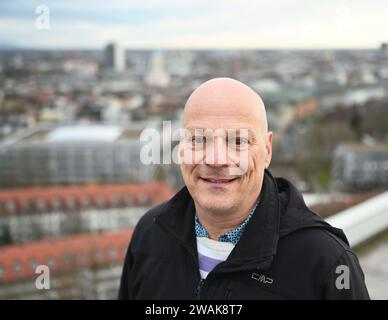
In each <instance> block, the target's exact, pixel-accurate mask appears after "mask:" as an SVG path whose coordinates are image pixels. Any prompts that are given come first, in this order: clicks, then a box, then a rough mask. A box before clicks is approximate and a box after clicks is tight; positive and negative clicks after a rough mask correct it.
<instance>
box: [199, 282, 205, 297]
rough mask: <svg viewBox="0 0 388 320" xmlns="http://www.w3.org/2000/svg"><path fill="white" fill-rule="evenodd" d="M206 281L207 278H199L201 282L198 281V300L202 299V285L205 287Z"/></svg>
mask: <svg viewBox="0 0 388 320" xmlns="http://www.w3.org/2000/svg"><path fill="white" fill-rule="evenodd" d="M204 282H205V279H201V280H199V282H198V286H197V299H198V300H199V299H200V296H201V290H202V287H203V284H204Z"/></svg>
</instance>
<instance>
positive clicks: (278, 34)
mask: <svg viewBox="0 0 388 320" xmlns="http://www.w3.org/2000/svg"><path fill="white" fill-rule="evenodd" d="M39 5H46V6H47V7H48V8H49V10H50V12H49V13H50V28H49V29H44V30H39V29H38V28H36V23H35V22H36V19H37V17H38V16H39V14H37V13H35V9H36V7H37V6H39ZM109 41H119V43H120V44H122V45H123V46H124V47H126V48H287V49H289V48H376V47H378V46H379V45H380V44H381V43H382V42H388V0H369V1H365V0H352V1H341V0H299V1H298V0H205V1H203V0H140V1H139V0H127V1H124V0H121V1H119V0H78V1H60V0H37V1H35V0H1V1H0V46H17V47H28V48H31V47H34V48H50V49H57V48H101V47H103V46H104V45H105V44H106V43H107V42H109Z"/></svg>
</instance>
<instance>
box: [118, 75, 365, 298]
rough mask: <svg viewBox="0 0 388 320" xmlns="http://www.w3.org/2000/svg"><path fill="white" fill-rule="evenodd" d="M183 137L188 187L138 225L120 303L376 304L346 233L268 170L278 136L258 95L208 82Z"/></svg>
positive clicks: (192, 100)
mask: <svg viewBox="0 0 388 320" xmlns="http://www.w3.org/2000/svg"><path fill="white" fill-rule="evenodd" d="M182 132H183V134H182V135H181V141H180V148H179V155H180V160H181V172H182V176H183V179H184V182H185V187H184V188H183V189H181V190H180V191H179V192H178V193H177V194H176V195H175V196H174V197H173V198H172V199H170V200H169V201H167V202H165V203H163V204H161V205H159V206H157V207H155V208H152V209H151V210H150V211H149V212H147V213H146V214H145V215H144V216H143V217H142V218H141V219H140V221H139V223H138V224H137V226H136V228H135V231H134V234H133V236H132V239H131V243H130V245H129V248H128V252H127V256H126V259H125V263H124V268H123V274H122V278H121V285H120V291H119V298H120V299H369V295H368V292H367V289H366V287H365V283H364V275H363V272H362V270H361V268H360V266H359V263H358V260H357V257H356V256H355V254H354V253H353V252H352V251H351V249H350V248H349V244H348V241H347V239H346V236H345V235H344V233H343V232H342V230H339V229H336V228H334V227H332V226H330V225H329V224H328V223H326V222H325V221H324V220H322V219H321V218H320V217H319V216H318V215H316V214H315V213H313V212H312V211H310V210H309V209H308V208H307V206H306V205H305V203H304V201H303V197H302V195H301V194H300V193H299V192H298V191H297V190H296V188H295V187H294V186H293V185H292V184H291V183H290V182H289V181H287V180H286V179H283V178H274V177H272V175H271V174H270V172H269V171H268V170H267V169H268V167H269V165H270V162H271V157H272V132H269V131H268V125H267V117H266V111H265V107H264V103H263V101H262V99H261V98H260V97H259V96H258V95H257V93H255V92H254V91H253V90H252V89H251V88H249V87H248V86H246V85H245V84H243V83H241V82H239V81H237V80H234V79H230V78H216V79H212V80H209V81H207V82H205V83H203V84H202V85H201V86H199V87H198V88H197V89H196V90H195V91H194V92H193V93H192V94H191V96H190V97H189V99H188V100H187V103H186V105H185V109H184V116H183V130H182Z"/></svg>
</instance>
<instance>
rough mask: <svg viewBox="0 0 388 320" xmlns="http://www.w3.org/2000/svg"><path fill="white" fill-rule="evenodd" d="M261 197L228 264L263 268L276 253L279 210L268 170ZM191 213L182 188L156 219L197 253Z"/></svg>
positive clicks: (192, 214) (189, 200) (192, 206)
mask: <svg viewBox="0 0 388 320" xmlns="http://www.w3.org/2000/svg"><path fill="white" fill-rule="evenodd" d="M260 198H261V199H260V202H259V204H258V206H257V207H256V210H255V212H254V214H253V217H252V219H251V220H250V221H249V223H248V225H247V226H246V228H245V230H244V233H243V234H242V236H241V238H240V241H239V242H238V243H237V245H236V246H235V248H234V249H233V251H232V252H231V254H230V255H229V257H228V260H227V261H228V262H229V263H230V264H231V265H235V266H236V265H242V264H247V263H250V262H252V263H255V264H256V265H257V264H259V266H258V267H260V268H263V269H265V268H266V267H268V266H269V265H270V263H271V261H272V258H273V256H274V255H275V254H276V248H277V243H278V240H279V225H280V216H281V212H280V204H279V197H278V191H277V185H276V181H275V179H274V178H273V177H272V175H271V174H270V173H269V171H267V170H266V171H265V174H264V180H263V186H262V190H261V194H260ZM194 216H195V206H194V201H193V199H192V197H191V195H190V193H189V191H188V189H187V188H186V187H184V188H182V189H181V190H180V191H179V192H178V193H177V194H176V195H175V196H174V197H173V198H172V199H171V200H170V201H168V202H167V203H166V204H165V206H163V209H162V211H161V212H160V213H159V214H158V216H157V221H159V222H160V223H161V224H162V225H163V226H164V227H165V228H166V229H167V230H168V231H169V232H170V233H171V234H172V235H173V236H175V237H176V238H177V239H178V240H179V241H181V242H182V244H183V245H184V246H185V247H186V248H187V249H188V250H189V251H190V252H191V253H192V254H193V255H194V256H197V246H196V236H195V229H194Z"/></svg>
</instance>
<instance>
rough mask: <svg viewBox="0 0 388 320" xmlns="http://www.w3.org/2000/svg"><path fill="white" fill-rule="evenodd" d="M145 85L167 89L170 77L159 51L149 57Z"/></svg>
mask: <svg viewBox="0 0 388 320" xmlns="http://www.w3.org/2000/svg"><path fill="white" fill-rule="evenodd" d="M145 81H146V83H147V84H148V85H150V86H155V87H167V86H168V85H169V84H170V75H169V74H168V72H167V70H166V68H165V61H164V57H163V53H162V52H161V51H155V52H154V53H153V54H152V56H151V61H150V64H149V68H148V73H147V75H146V79H145Z"/></svg>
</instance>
